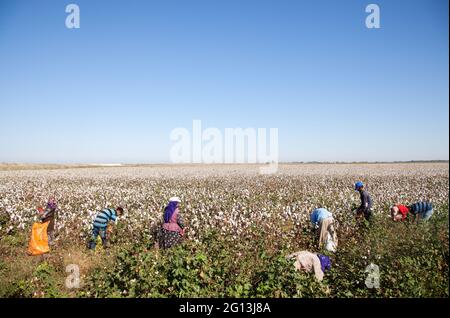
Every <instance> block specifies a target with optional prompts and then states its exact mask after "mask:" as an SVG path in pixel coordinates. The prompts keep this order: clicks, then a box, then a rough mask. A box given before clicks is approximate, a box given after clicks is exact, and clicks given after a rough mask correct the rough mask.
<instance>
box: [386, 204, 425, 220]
mask: <svg viewBox="0 0 450 318" xmlns="http://www.w3.org/2000/svg"><path fill="white" fill-rule="evenodd" d="M408 215H412V216H413V221H415V222H418V221H419V220H422V221H427V220H429V219H430V217H431V216H432V215H433V205H432V204H431V203H430V202H416V203H414V204H412V205H410V206H406V205H402V204H397V205H395V206H393V207H392V208H391V217H392V220H393V221H395V222H398V221H404V220H406V219H407V217H408Z"/></svg>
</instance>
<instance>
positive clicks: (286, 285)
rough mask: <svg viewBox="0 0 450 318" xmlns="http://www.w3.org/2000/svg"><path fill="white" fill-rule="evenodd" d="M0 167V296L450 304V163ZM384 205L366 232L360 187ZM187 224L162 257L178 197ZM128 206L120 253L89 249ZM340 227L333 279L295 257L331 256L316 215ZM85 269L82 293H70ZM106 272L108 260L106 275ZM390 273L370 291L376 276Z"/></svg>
mask: <svg viewBox="0 0 450 318" xmlns="http://www.w3.org/2000/svg"><path fill="white" fill-rule="evenodd" d="M53 168H54V169H42V167H41V168H39V169H31V168H28V169H26V170H19V169H17V170H14V169H9V170H3V171H0V227H1V228H0V297H448V294H449V290H448V268H449V267H448V263H449V261H448V259H449V255H448V249H449V247H448V243H449V236H448V235H449V234H448V193H449V186H448V181H449V176H448V164H447V163H409V164H400V163H399V164H282V165H279V167H278V168H279V169H278V172H277V173H276V174H272V175H261V174H259V171H260V170H259V168H260V167H259V166H257V165H173V166H171V165H147V166H144V165H138V166H117V167H116V166H115V167H109V166H108V167H98V166H97V167H76V168H75V167H68V166H65V167H60V168H58V167H53ZM357 180H361V181H363V182H364V184H365V185H366V189H367V190H368V192H369V193H370V195H371V197H372V200H373V212H374V218H373V219H374V221H373V223H372V224H370V225H369V226H368V227H367V224H366V225H364V223H362V222H358V221H357V220H356V219H355V217H354V214H353V212H352V211H353V210H354V209H355V208H356V207H357V206H358V205H359V203H360V199H359V194H358V193H357V192H356V191H355V190H354V183H355V181H357ZM53 196H54V197H55V198H56V200H57V202H58V209H59V210H58V215H57V219H56V226H55V241H54V244H53V245H52V246H51V248H50V252H49V253H47V254H44V255H40V256H27V254H26V250H27V244H28V239H29V237H30V231H31V225H32V224H33V222H35V221H37V211H36V209H37V208H38V207H40V206H43V205H45V203H46V202H47V199H48V198H49V197H53ZM173 196H178V197H180V198H181V200H182V203H181V206H180V214H181V216H182V218H183V220H184V223H185V224H186V226H187V228H186V232H185V235H184V240H183V243H182V244H181V245H179V246H177V247H176V248H171V249H168V250H158V249H157V248H156V246H155V244H154V243H155V236H154V234H155V230H156V229H158V228H159V227H160V226H161V224H162V222H163V210H164V207H165V205H166V204H167V201H168V199H169V198H170V197H173ZM422 200H426V201H431V202H432V203H433V207H434V210H435V211H434V214H433V216H432V218H431V219H430V221H428V222H426V223H420V224H414V223H412V222H398V223H395V222H392V221H391V220H390V218H389V215H390V213H389V208H390V206H391V205H393V204H397V203H402V204H411V203H414V202H416V201H422ZM118 205H121V206H123V207H124V210H125V211H124V214H123V215H121V216H120V217H119V218H118V221H117V224H116V227H115V230H114V233H113V236H112V240H111V242H112V248H111V249H107V250H100V251H95V252H94V251H90V250H88V249H87V246H86V243H87V242H88V240H89V239H90V236H91V230H92V221H93V218H94V217H95V215H96V213H97V212H98V211H99V210H101V209H103V208H105V207H113V208H114V207H116V206H118ZM317 207H324V208H327V209H328V210H330V211H331V212H332V213H333V214H334V217H335V219H336V221H337V234H338V237H339V245H338V248H337V251H336V252H335V253H328V255H329V256H330V257H331V262H332V267H331V270H330V271H328V272H326V273H325V277H324V280H323V281H321V282H317V281H315V278H314V275H310V274H309V273H304V272H298V271H296V270H295V268H294V266H293V264H291V263H289V261H288V260H287V259H286V256H287V255H289V254H291V253H294V252H296V251H300V250H309V251H311V252H321V253H327V251H323V250H319V248H318V246H317V240H316V238H315V234H314V231H313V230H312V227H311V223H310V220H309V215H310V213H311V211H312V210H313V209H315V208H317ZM73 264H75V265H76V266H79V267H80V271H81V287H79V288H77V289H75V290H74V289H70V288H69V289H68V287H67V286H66V285H65V283H64V282H65V281H66V276H67V273H66V266H67V265H70V266H73ZM106 264H109V265H107V266H106ZM372 264H376V266H378V267H377V268H379V269H380V271H381V274H382V276H381V278H380V286H381V287H380V288H377V289H370V288H368V287H367V286H366V284H365V282H366V280H367V275H368V274H367V270H366V269H367V268H368V266H372Z"/></svg>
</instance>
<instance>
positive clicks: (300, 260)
mask: <svg viewBox="0 0 450 318" xmlns="http://www.w3.org/2000/svg"><path fill="white" fill-rule="evenodd" d="M287 258H288V259H295V262H294V266H295V269H297V270H298V271H305V272H308V273H310V272H314V276H315V277H316V279H317V280H318V281H319V282H320V281H322V279H323V276H324V273H325V271H327V270H330V269H331V260H330V258H329V257H328V256H325V255H321V254H317V253H311V252H308V251H301V252H296V253H293V254H290V255H289V256H288V257H287Z"/></svg>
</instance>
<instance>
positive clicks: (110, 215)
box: [89, 207, 123, 249]
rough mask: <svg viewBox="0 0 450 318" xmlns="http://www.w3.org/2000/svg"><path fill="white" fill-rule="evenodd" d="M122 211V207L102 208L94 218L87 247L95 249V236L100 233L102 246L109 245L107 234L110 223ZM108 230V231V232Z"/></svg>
mask: <svg viewBox="0 0 450 318" xmlns="http://www.w3.org/2000/svg"><path fill="white" fill-rule="evenodd" d="M122 213H123V208H122V207H117V208H116V209H103V210H102V211H100V212H99V213H98V214H97V216H96V217H95V219H94V224H93V229H92V238H91V241H90V242H89V249H95V246H96V245H97V237H98V236H99V235H100V238H101V239H102V244H103V247H105V248H106V247H109V239H108V238H109V234H110V233H111V231H112V227H111V223H113V222H116V220H117V217H118V216H121V215H122ZM108 232H109V233H108Z"/></svg>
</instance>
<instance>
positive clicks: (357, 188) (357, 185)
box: [355, 181, 364, 190]
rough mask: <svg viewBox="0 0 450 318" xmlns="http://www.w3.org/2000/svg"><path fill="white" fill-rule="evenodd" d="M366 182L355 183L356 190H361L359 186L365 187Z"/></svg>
mask: <svg viewBox="0 0 450 318" xmlns="http://www.w3.org/2000/svg"><path fill="white" fill-rule="evenodd" d="M363 186H364V184H363V183H362V182H361V181H358V182H356V183H355V190H359V188H361V187H363Z"/></svg>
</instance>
